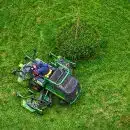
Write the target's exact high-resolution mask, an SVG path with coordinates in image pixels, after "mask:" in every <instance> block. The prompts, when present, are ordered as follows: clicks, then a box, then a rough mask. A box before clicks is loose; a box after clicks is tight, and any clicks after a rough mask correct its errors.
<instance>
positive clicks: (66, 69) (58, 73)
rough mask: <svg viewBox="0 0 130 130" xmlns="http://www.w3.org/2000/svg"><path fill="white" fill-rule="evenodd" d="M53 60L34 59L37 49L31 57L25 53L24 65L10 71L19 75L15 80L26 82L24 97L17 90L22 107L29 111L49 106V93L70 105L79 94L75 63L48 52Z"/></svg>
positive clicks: (39, 111)
mask: <svg viewBox="0 0 130 130" xmlns="http://www.w3.org/2000/svg"><path fill="white" fill-rule="evenodd" d="M50 56H51V57H52V58H53V62H51V63H49V64H47V63H45V62H43V61H42V60H40V59H38V58H35V57H36V50H34V54H33V56H32V57H30V56H28V55H26V56H25V64H20V65H19V69H15V70H14V71H13V74H15V75H17V76H18V82H21V81H23V80H26V81H28V82H29V87H28V89H29V92H30V94H29V95H27V96H23V95H21V94H20V93H19V92H17V96H18V97H21V98H22V99H23V100H22V106H23V107H25V108H26V109H28V110H30V111H31V112H38V113H42V112H43V110H44V109H45V108H46V107H47V106H51V105H52V99H51V95H52V94H53V95H55V96H57V97H58V98H59V99H61V101H62V103H66V104H73V103H74V102H75V101H76V100H77V98H78V97H79V94H80V86H79V82H78V80H76V78H75V77H73V76H72V70H73V68H74V67H75V65H76V64H75V63H73V62H71V61H69V60H67V59H65V58H63V57H61V56H55V55H54V54H53V53H50Z"/></svg>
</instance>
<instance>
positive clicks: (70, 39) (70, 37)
mask: <svg viewBox="0 0 130 130" xmlns="http://www.w3.org/2000/svg"><path fill="white" fill-rule="evenodd" d="M99 40H100V35H99V33H98V31H97V30H96V29H95V28H94V27H93V26H92V25H90V24H88V23H87V22H86V21H84V20H81V19H79V18H78V19H77V20H74V21H71V22H68V23H66V24H65V25H63V26H62V27H60V29H59V31H58V33H57V36H56V48H55V51H56V53H58V54H59V55H62V56H65V57H66V58H69V59H73V60H79V59H85V58H91V57H94V56H96V55H97V54H98V52H99V51H100V43H99Z"/></svg>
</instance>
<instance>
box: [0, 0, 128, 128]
mask: <svg viewBox="0 0 130 130" xmlns="http://www.w3.org/2000/svg"><path fill="white" fill-rule="evenodd" d="M77 12H80V15H81V17H83V18H84V19H85V20H87V21H88V23H90V24H92V25H93V26H95V27H96V28H98V30H99V32H100V35H101V37H102V39H103V40H105V41H106V42H107V45H105V46H104V51H103V52H102V53H101V54H100V56H98V58H96V59H92V60H87V59H86V60H84V61H79V62H78V68H77V70H76V71H75V75H76V77H77V78H78V79H79V81H80V84H81V86H82V93H81V96H80V99H79V100H78V101H77V102H76V103H75V104H74V105H72V106H61V105H59V104H54V105H53V107H52V108H48V109H47V110H45V112H44V115H43V116H40V115H37V114H32V113H30V112H28V111H26V110H25V109H24V108H22V107H21V106H20V100H19V99H17V98H16V97H15V96H13V92H15V91H17V90H20V89H22V85H20V84H18V83H17V81H16V78H15V77H14V76H12V75H11V74H10V72H11V70H12V69H13V68H14V67H15V66H17V65H18V64H19V63H20V62H21V61H22V59H23V56H24V53H26V52H28V51H30V50H32V49H33V48H37V49H38V56H39V58H42V59H43V60H45V61H47V54H48V53H49V52H50V51H51V50H53V48H54V46H55V42H53V41H54V36H55V34H56V32H57V30H58V28H59V27H60V26H61V25H62V24H64V22H65V21H66V20H71V19H73V18H74V17H75V16H76V15H77ZM129 43H130V3H129V1H128V0H0V64H1V65H0V129H2V130H6V129H8V130H15V129H16V130H17V129H18V130H31V129H32V130H40V129H44V130H46V129H47V130H64V129H68V130H76V129H79V130H85V129H92V130H93V129H99V130H101V129H103V130H111V129H122V130H127V129H129V127H130V124H129V123H130V114H129V106H128V98H129V87H130V83H129V80H130V64H129V61H130V51H129V49H130V44H129Z"/></svg>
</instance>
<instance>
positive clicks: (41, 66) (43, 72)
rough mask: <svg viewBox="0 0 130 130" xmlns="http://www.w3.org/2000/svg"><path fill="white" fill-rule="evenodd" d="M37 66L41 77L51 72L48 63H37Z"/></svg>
mask: <svg viewBox="0 0 130 130" xmlns="http://www.w3.org/2000/svg"><path fill="white" fill-rule="evenodd" d="M36 66H37V70H36V71H37V73H38V74H39V75H41V76H44V75H46V74H47V73H48V72H49V66H48V64H46V63H43V62H42V61H36Z"/></svg>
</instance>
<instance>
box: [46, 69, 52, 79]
mask: <svg viewBox="0 0 130 130" xmlns="http://www.w3.org/2000/svg"><path fill="white" fill-rule="evenodd" d="M51 73H52V70H51V69H50V70H49V72H48V73H47V74H46V75H45V77H46V78H48V77H49V76H50V75H51Z"/></svg>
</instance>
